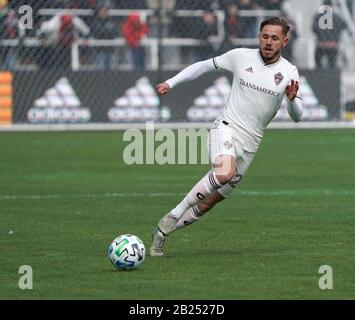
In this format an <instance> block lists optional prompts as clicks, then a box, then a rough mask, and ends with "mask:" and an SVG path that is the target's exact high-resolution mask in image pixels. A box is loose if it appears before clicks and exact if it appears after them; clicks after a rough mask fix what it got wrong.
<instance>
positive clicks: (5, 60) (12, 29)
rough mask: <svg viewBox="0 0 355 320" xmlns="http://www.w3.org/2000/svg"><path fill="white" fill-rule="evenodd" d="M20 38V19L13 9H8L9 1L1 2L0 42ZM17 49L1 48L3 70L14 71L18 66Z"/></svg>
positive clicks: (0, 61)
mask: <svg viewBox="0 0 355 320" xmlns="http://www.w3.org/2000/svg"><path fill="white" fill-rule="evenodd" d="M17 37H18V18H17V16H16V12H15V10H13V9H9V8H8V7H7V1H4V0H1V1H0V40H3V39H16V38H17ZM16 57H17V47H11V46H1V47H0V66H1V69H3V70H9V71H13V70H14V69H15V66H16Z"/></svg>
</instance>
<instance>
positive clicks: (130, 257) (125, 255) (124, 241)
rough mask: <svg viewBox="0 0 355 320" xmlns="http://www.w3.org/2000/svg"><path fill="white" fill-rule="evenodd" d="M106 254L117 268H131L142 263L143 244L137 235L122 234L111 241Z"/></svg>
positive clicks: (143, 255)
mask: <svg viewBox="0 0 355 320" xmlns="http://www.w3.org/2000/svg"><path fill="white" fill-rule="evenodd" d="M108 256H109V258H110V261H111V262H112V264H113V265H114V266H115V267H116V268H117V269H119V270H133V269H136V268H138V267H139V266H140V265H141V264H142V263H143V261H144V258H145V246H144V243H143V241H142V240H141V239H139V238H138V237H137V236H135V235H133V234H123V235H120V236H118V237H117V238H116V239H114V240H113V241H112V243H111V244H110V246H109V248H108Z"/></svg>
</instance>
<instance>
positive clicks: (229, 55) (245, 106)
mask: <svg viewBox="0 0 355 320" xmlns="http://www.w3.org/2000/svg"><path fill="white" fill-rule="evenodd" d="M213 62H214V64H215V67H216V68H217V69H223V70H228V71H230V72H232V73H233V84H232V90H231V93H230V95H229V98H228V101H227V104H226V108H225V110H224V113H223V120H225V121H227V122H228V123H229V125H230V126H231V127H232V128H233V129H234V130H236V133H237V134H236V135H235V136H236V137H237V139H239V141H238V142H239V143H240V144H241V146H242V147H243V148H244V149H245V150H246V151H248V152H255V151H256V150H257V149H258V147H259V145H260V142H261V139H262V137H263V134H264V131H265V128H266V127H267V125H268V124H269V123H270V121H271V120H272V119H273V118H274V116H275V115H276V113H277V111H278V110H279V108H280V106H281V103H282V100H283V97H284V92H285V89H286V86H287V85H288V84H290V82H291V79H292V80H295V81H299V75H298V70H297V67H296V66H294V65H292V64H291V63H290V62H288V61H287V60H286V59H284V58H282V57H280V59H279V60H278V61H277V62H275V63H273V64H269V65H265V63H264V61H263V59H262V57H261V56H260V51H259V49H245V48H241V49H234V50H231V51H228V52H226V53H224V54H222V55H221V56H218V57H215V58H214V59H213Z"/></svg>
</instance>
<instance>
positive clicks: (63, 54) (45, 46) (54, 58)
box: [38, 10, 90, 70]
mask: <svg viewBox="0 0 355 320" xmlns="http://www.w3.org/2000/svg"><path fill="white" fill-rule="evenodd" d="M89 33H90V29H89V27H88V26H87V25H86V24H85V22H84V21H83V20H82V19H81V18H79V17H77V16H75V15H73V14H72V13H71V12H70V11H67V10H64V11H61V12H59V13H57V14H56V15H55V16H53V17H52V18H51V19H50V20H49V21H44V22H43V23H42V24H41V27H40V29H39V30H38V37H39V38H40V39H41V42H42V53H43V54H41V55H39V60H38V64H39V65H40V66H41V67H42V68H54V69H59V70H60V69H62V70H68V69H70V68H71V46H72V44H73V42H74V41H75V40H76V39H77V38H78V37H79V36H80V35H84V36H88V35H89Z"/></svg>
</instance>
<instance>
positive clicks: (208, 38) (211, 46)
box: [195, 11, 218, 61]
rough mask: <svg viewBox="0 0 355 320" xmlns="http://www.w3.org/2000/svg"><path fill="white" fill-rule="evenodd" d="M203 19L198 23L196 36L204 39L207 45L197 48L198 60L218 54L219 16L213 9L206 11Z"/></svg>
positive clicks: (196, 55) (196, 56)
mask: <svg viewBox="0 0 355 320" xmlns="http://www.w3.org/2000/svg"><path fill="white" fill-rule="evenodd" d="M201 20H202V21H201V22H199V24H198V26H199V30H196V38H197V39H200V40H204V41H205V45H203V46H198V47H196V48H195V60H196V61H201V60H206V59H208V58H213V57H214V56H215V54H216V50H215V49H216V47H215V46H216V41H217V34H218V29H217V17H216V16H215V14H214V13H213V11H205V12H204V13H203V17H202V19H201Z"/></svg>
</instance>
